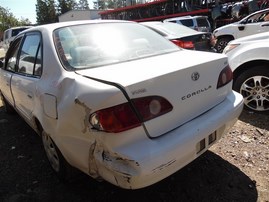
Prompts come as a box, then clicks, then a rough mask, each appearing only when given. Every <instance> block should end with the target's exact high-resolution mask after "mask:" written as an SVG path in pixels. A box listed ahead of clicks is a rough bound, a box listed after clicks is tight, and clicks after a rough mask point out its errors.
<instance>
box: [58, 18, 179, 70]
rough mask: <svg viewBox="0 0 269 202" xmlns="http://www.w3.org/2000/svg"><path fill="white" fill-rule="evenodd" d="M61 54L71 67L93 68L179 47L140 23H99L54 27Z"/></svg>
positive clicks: (72, 68) (62, 58) (61, 58)
mask: <svg viewBox="0 0 269 202" xmlns="http://www.w3.org/2000/svg"><path fill="white" fill-rule="evenodd" d="M54 43H55V47H56V50H57V52H58V56H59V58H60V60H61V62H62V64H63V65H64V67H65V68H66V69H68V70H74V69H85V68H94V67H99V66H104V65H109V64H115V63H120V62H125V61H130V60H135V59H139V58H143V57H150V56H154V55H159V54H164V53H168V52H171V51H178V50H179V49H178V48H177V47H176V46H175V45H174V44H172V43H170V42H169V41H168V40H166V39H165V38H164V37H162V36H160V35H159V34H157V33H156V32H154V31H152V30H150V29H148V28H146V27H144V26H142V25H139V24H138V23H116V22H115V23H100V24H85V25H75V26H71V27H64V28H60V29H58V30H56V31H54Z"/></svg>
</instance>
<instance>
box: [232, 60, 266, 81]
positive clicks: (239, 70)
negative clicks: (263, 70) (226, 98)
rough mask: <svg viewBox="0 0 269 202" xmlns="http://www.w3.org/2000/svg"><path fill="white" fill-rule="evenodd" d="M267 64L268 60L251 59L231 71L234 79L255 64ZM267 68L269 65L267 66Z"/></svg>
mask: <svg viewBox="0 0 269 202" xmlns="http://www.w3.org/2000/svg"><path fill="white" fill-rule="evenodd" d="M266 65H267V66H269V60H253V61H250V62H246V63H244V64H241V65H240V66H239V67H237V68H236V69H235V70H234V71H233V77H234V80H236V79H237V78H238V77H239V76H240V75H241V74H242V73H243V72H244V71H247V70H248V69H251V68H255V67H257V66H266ZM268 68H269V67H268Z"/></svg>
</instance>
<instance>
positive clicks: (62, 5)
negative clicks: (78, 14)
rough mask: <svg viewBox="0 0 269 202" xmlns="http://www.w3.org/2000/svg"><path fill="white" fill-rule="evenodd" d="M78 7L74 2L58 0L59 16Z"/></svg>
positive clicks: (72, 0) (71, 0)
mask: <svg viewBox="0 0 269 202" xmlns="http://www.w3.org/2000/svg"><path fill="white" fill-rule="evenodd" d="M76 5H77V4H76V2H75V1H74V0H58V5H57V13H58V15H62V14H64V13H66V12H68V11H71V10H74V9H75V7H76Z"/></svg>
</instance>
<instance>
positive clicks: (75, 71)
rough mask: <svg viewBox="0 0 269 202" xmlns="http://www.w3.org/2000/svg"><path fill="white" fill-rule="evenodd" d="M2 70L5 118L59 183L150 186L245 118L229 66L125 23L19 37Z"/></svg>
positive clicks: (62, 26)
mask: <svg viewBox="0 0 269 202" xmlns="http://www.w3.org/2000/svg"><path fill="white" fill-rule="evenodd" d="M108 33H109V34H108ZM190 58H195V60H192V59H190ZM1 66H2V67H1V69H0V88H1V96H2V100H3V103H4V106H5V109H6V111H7V112H11V111H12V109H15V110H16V111H17V112H18V113H19V114H20V115H21V116H22V117H23V118H24V119H25V121H26V122H27V123H28V124H29V125H30V126H31V127H32V128H33V129H34V130H35V131H36V132H37V134H39V135H40V136H41V137H42V142H43V145H44V149H45V152H46V154H47V157H48V160H49V162H50V164H51V166H52V168H53V170H54V171H55V173H56V174H57V175H58V177H60V179H66V177H68V175H67V170H68V168H69V166H72V167H75V168H77V169H79V170H80V171H82V172H84V173H86V174H88V175H90V176H91V177H93V178H97V179H100V178H103V179H104V180H107V181H108V182H110V183H112V184H114V185H117V186H119V187H122V188H126V189H138V188H143V187H146V186H149V185H152V184H154V183H157V182H158V181H160V180H162V179H164V178H166V177H168V176H170V175H171V174H173V173H175V172H176V171H178V170H179V169H181V168H182V167H184V166H185V165H187V164H188V163H190V162H191V161H193V160H194V159H196V158H197V157H198V156H200V155H201V154H203V153H204V152H205V151H206V150H207V149H208V148H209V147H210V146H211V145H213V144H214V143H216V142H217V141H218V140H219V139H220V138H221V137H222V136H223V135H224V134H225V133H226V132H227V130H228V129H229V128H230V127H231V126H233V124H234V123H235V121H236V120H237V118H238V116H239V115H240V113H241V111H242V109H243V98H242V96H241V95H240V94H239V93H237V92H235V91H233V90H232V71H231V69H230V67H229V66H228V62H227V56H225V55H223V54H217V53H208V52H202V51H191V50H185V49H181V48H179V47H178V46H176V45H175V44H173V43H171V42H170V41H168V40H167V39H165V38H164V37H162V36H160V35H159V34H157V33H156V32H154V31H152V30H150V29H148V28H146V27H144V26H142V25H140V24H138V23H136V22H131V21H116V20H112V21H109V20H108V21H106V20H103V21H102V20H93V21H73V22H64V23H55V24H48V25H42V26H36V27H34V28H30V29H27V30H26V31H24V32H22V33H20V34H19V35H18V36H17V37H16V38H15V40H14V42H13V43H12V45H11V47H10V48H9V50H8V52H7V54H6V58H5V62H4V63H1Z"/></svg>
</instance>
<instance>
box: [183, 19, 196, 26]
mask: <svg viewBox="0 0 269 202" xmlns="http://www.w3.org/2000/svg"><path fill="white" fill-rule="evenodd" d="M180 22H181V24H182V25H185V26H187V27H193V21H192V20H189V19H188V20H180Z"/></svg>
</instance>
